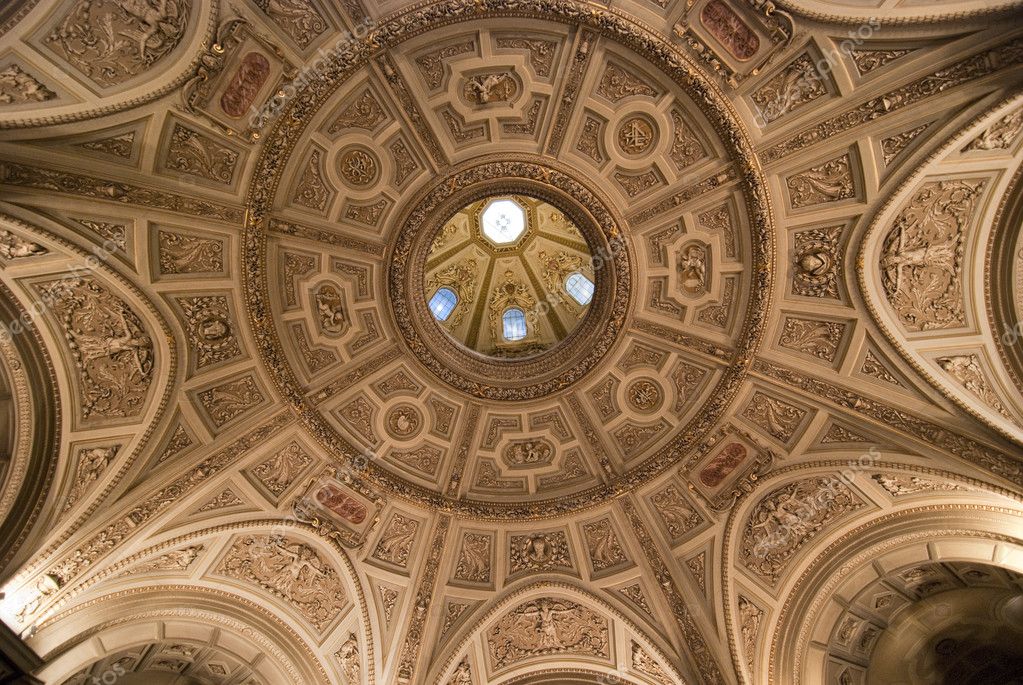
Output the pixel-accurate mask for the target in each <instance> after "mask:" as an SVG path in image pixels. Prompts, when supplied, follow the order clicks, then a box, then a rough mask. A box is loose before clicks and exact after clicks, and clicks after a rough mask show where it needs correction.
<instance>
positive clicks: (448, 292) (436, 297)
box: [430, 288, 458, 321]
mask: <svg viewBox="0 0 1023 685" xmlns="http://www.w3.org/2000/svg"><path fill="white" fill-rule="evenodd" d="M457 305H458V295H456V294H455V291H453V290H452V289H451V288H437V292H435V293H434V294H433V297H431V298H430V312H431V313H432V314H433V318H435V319H437V320H438V321H447V320H448V317H449V316H451V312H453V311H455V307H456V306H457Z"/></svg>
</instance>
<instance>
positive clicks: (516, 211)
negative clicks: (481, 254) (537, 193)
mask: <svg viewBox="0 0 1023 685" xmlns="http://www.w3.org/2000/svg"><path fill="white" fill-rule="evenodd" d="M480 223H482V224H483V235H485V236H487V238H489V239H490V240H491V241H493V242H494V244H496V245H507V244H508V243H514V242H515V241H516V240H518V239H519V237H520V236H521V235H522V234H523V233H524V232H525V230H526V212H525V210H523V209H522V207H520V206H519V204H518V203H517V202H515V201H513V200H494V201H493V202H491V203H490V204H489V205H487V208H486V209H484V210H483V215H482V216H481V217H480Z"/></svg>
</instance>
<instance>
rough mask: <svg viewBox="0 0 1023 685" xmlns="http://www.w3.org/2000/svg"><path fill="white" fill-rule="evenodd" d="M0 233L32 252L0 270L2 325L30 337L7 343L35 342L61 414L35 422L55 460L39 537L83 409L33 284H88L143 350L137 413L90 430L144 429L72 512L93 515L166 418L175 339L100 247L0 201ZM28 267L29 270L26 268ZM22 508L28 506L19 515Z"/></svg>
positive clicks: (54, 506)
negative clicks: (133, 322) (44, 429)
mask: <svg viewBox="0 0 1023 685" xmlns="http://www.w3.org/2000/svg"><path fill="white" fill-rule="evenodd" d="M0 230H3V231H7V232H9V233H13V234H14V235H17V236H19V237H22V238H23V239H24V240H27V241H31V244H32V245H34V248H33V249H35V250H37V251H36V252H34V253H33V254H32V255H31V256H30V258H28V259H24V260H22V259H15V260H13V261H10V262H8V264H7V266H6V268H5V269H3V270H2V271H0V288H2V291H0V292H2V293H4V294H6V297H7V299H8V300H9V301H10V303H11V304H10V307H9V311H8V312H5V313H4V315H3V320H4V321H5V322H10V321H14V320H16V319H19V317H20V320H21V322H22V323H21V326H23V327H24V328H25V330H26V331H29V332H30V333H31V335H22V334H17V335H15V336H13V339H14V340H15V341H16V342H17V341H22V340H24V341H28V340H30V339H32V338H35V339H36V340H37V344H38V345H39V347H40V350H41V353H42V354H45V355H46V359H47V360H48V361H47V363H48V364H49V365H50V370H49V371H48V372H47V379H48V380H47V381H46V382H45V383H43V381H42V380H41V379H40V380H39V381H38V382H37V383H36V385H38V387H41V388H47V391H46V393H45V395H46V397H45V401H51V402H52V403H53V404H54V406H59V407H60V408H61V411H60V415H59V416H56V415H54V416H53V418H52V420H50V423H49V424H45V423H43V424H41V425H49V426H50V431H49V432H50V435H49V436H47V438H46V440H50V439H52V440H53V441H54V444H53V445H52V446H51V447H50V449H52V450H53V451H54V452H55V461H54V464H53V465H51V468H53V470H54V473H53V480H54V482H52V483H50V484H49V487H50V488H51V491H50V492H49V493H48V494H47V493H44V494H45V495H46V496H45V497H42V499H44V500H45V501H41V502H40V504H41V507H40V510H39V511H37V512H36V514H35V516H37V517H38V518H39V522H38V525H37V527H38V529H39V530H40V532H41V533H43V532H45V533H52V532H53V531H52V530H50V529H45V526H44V525H43V524H45V525H49V526H52V524H53V523H54V522H55V520H56V518H57V517H58V515H59V514H60V513H61V510H60V507H61V505H62V504H63V502H64V500H63V498H62V497H60V498H58V497H57V496H56V494H54V493H57V494H66V492H67V491H68V488H69V487H70V483H71V481H72V479H73V476H74V473H73V465H72V463H71V461H72V460H71V455H70V451H71V450H70V448H71V444H72V443H71V440H72V439H73V437H74V436H75V434H76V433H77V432H78V431H80V430H81V429H82V427H83V426H82V423H83V418H82V417H83V410H82V400H81V397H82V391H81V389H80V387H79V385H80V383H81V376H80V374H78V373H76V366H75V363H76V362H75V354H76V353H75V350H74V349H72V348H71V346H70V344H69V337H68V334H67V333H66V332H65V331H63V330H62V329H61V326H62V325H63V324H62V322H61V321H60V320H58V318H59V317H58V313H57V312H56V311H54V308H53V307H47V306H46V300H45V298H44V297H43V296H42V294H41V292H40V290H39V286H40V285H42V284H46V285H50V284H54V285H55V286H58V287H63V286H65V285H66V286H67V287H68V288H74V287H77V285H76V284H79V283H84V282H86V281H90V282H94V283H95V284H96V290H95V293H94V294H96V296H97V297H108V298H110V300H111V302H114V303H115V304H116V306H117V307H119V308H121V311H125V312H130V314H131V316H132V317H135V318H136V319H137V322H138V328H139V330H140V331H141V335H142V336H144V339H145V340H146V341H148V344H149V349H148V351H147V354H148V355H149V357H150V358H149V361H150V363H151V368H150V369H149V378H150V381H149V386H148V389H147V391H146V392H145V393H144V397H143V398H142V400H141V404H140V408H139V410H138V412H137V413H136V414H135V415H133V416H130V417H128V416H126V417H122V418H121V419H119V420H117V421H113V422H109V421H105V420H99V421H98V422H96V425H99V424H102V425H104V426H110V427H113V426H117V427H119V428H125V430H126V427H127V426H138V425H143V426H144V427H142V428H140V429H139V430H136V431H134V432H133V433H131V434H130V435H129V437H126V438H124V440H125V441H126V443H125V444H124V445H123V446H122V448H121V450H120V451H119V452H118V454H117V457H116V460H114V461H112V462H111V464H110V465H109V466H108V468H107V469H106V471H105V473H104V474H103V478H102V480H103V481H105V485H103V484H102V483H101V484H97V485H96V486H95V487H97V488H102V489H103V490H102V492H100V491H99V490H98V489H97V490H96V491H95V492H94V493H93V496H90V497H89V498H82V499H81V501H80V502H79V505H80V506H79V507H78V508H77V509H78V510H80V511H81V512H82V513H83V514H87V513H89V512H91V511H93V510H94V509H95V507H96V506H97V504H98V503H99V502H100V501H102V498H103V496H104V495H105V494H106V493H108V492H109V491H110V490H111V489H113V488H114V486H115V485H116V484H117V483H118V482H119V481H120V479H121V478H122V477H123V476H124V474H125V473H127V471H128V469H129V468H130V467H131V465H132V463H133V462H134V460H135V458H136V457H137V456H138V455H139V454H140V453H141V451H142V450H143V449H144V448H145V446H146V444H147V442H148V440H149V439H150V438H151V437H152V436H153V435H154V434H157V431H158V429H159V428H160V427H161V426H162V423H163V421H164V420H165V419H166V418H167V412H166V411H165V410H166V407H167V404H168V402H169V400H170V397H171V392H172V390H173V389H174V386H175V382H176V381H177V376H176V374H177V372H178V371H179V369H178V365H177V357H178V353H179V350H178V348H177V343H179V342H182V341H181V340H180V338H179V337H178V336H175V335H174V334H173V332H172V330H171V328H170V327H169V326H168V324H167V320H168V318H172V317H168V316H167V315H166V312H165V311H164V310H162V309H161V308H160V305H159V303H158V302H156V301H153V300H150V299H149V298H147V297H146V296H145V295H144V294H143V292H142V290H141V289H140V288H139V287H138V286H137V285H136V284H135V283H133V282H132V281H131V279H130V278H128V277H127V276H125V275H124V274H122V273H121V270H120V268H119V267H118V266H117V265H116V264H115V263H114V262H112V261H111V262H109V263H108V262H107V261H105V256H109V252H106V251H104V249H103V248H93V251H92V252H91V253H90V252H88V251H87V249H86V248H83V247H81V246H79V245H76V244H74V243H72V242H71V241H69V240H68V239H67V238H65V237H63V235H62V231H61V230H60V225H59V224H58V223H57V222H55V221H54V220H52V219H49V218H46V217H44V216H41V215H39V214H37V213H35V212H32V211H30V210H26V209H23V208H21V207H17V206H14V205H10V204H6V203H0ZM36 261H38V263H37V264H33V263H32V262H36ZM23 263H24V264H25V266H24V267H23V266H22V264H23ZM40 265H45V268H40ZM61 292H63V291H61ZM54 301H56V297H55V298H54ZM26 313H28V314H26ZM115 318H116V317H115ZM125 325H126V326H127V324H125ZM19 330H20V328H19ZM182 344H183V343H182ZM40 401H41V402H42V401H44V400H40ZM47 420H48V418H47V414H46V412H45V411H44V412H42V413H40V418H39V419H38V421H40V422H46V421H47ZM87 428H89V429H91V428H92V425H90V426H87ZM46 440H40V441H39V445H40V448H42V447H43V446H45V445H46V444H47V443H46ZM44 463H45V461H44ZM86 503H88V504H86ZM29 509H31V507H30V506H29V507H28V508H26V510H25V511H28V510H29ZM0 511H2V510H0ZM83 520H84V519H82V518H75V517H71V518H66V519H65V520H64V523H65V524H66V527H65V528H64V529H63V532H62V535H63V537H61V538H59V540H60V541H63V540H66V539H67V537H69V536H70V535H71V534H72V533H73V532H74V530H76V529H77V526H78V525H80V524H81V522H82V521H83ZM39 546H40V547H41V546H42V545H41V544H40V545H39ZM3 549H5V552H8V554H7V555H5V559H8V560H9V559H11V558H12V557H11V555H12V554H13V552H14V550H15V549H16V546H12V547H6V548H3Z"/></svg>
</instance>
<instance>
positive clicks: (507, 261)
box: [423, 195, 595, 359]
mask: <svg viewBox="0 0 1023 685" xmlns="http://www.w3.org/2000/svg"><path fill="white" fill-rule="evenodd" d="M424 276H425V278H424V283H423V288H424V295H425V297H426V301H427V302H428V303H429V308H430V313H431V314H432V315H433V319H434V321H435V322H436V323H437V325H438V326H440V327H441V329H442V330H443V331H444V332H445V333H447V334H448V335H449V336H450V337H452V338H454V340H455V341H457V342H458V343H459V344H461V345H462V346H464V347H466V348H468V349H470V350H473V351H475V352H477V353H480V354H483V355H486V356H488V357H493V358H496V359H514V358H521V357H528V356H532V355H536V354H540V353H542V352H545V351H547V350H549V349H552V348H553V347H555V346H556V345H558V344H559V343H560V342H562V341H563V340H565V339H566V338H568V337H569V335H571V333H572V332H573V331H574V330H575V329H576V327H578V325H579V324H580V322H582V320H583V319H584V318H585V316H586V314H587V312H588V311H589V309H590V305H591V302H593V299H594V292H595V285H594V283H595V274H594V269H593V259H592V254H591V252H590V247H589V245H588V244H587V242H586V239H585V238H584V237H583V235H582V233H581V232H580V230H579V228H578V227H577V226H576V225H575V223H573V222H572V220H571V219H569V218H568V217H567V216H566V215H565V214H564V213H563V212H561V211H560V210H559V209H558V208H557V207H554V206H553V205H551V204H548V203H547V202H544V201H543V200H539V199H536V198H532V197H528V196H525V195H501V196H491V197H485V198H483V199H480V200H476V201H474V202H472V203H470V204H468V205H466V206H464V207H462V208H461V209H460V210H459V211H458V212H456V213H455V214H454V216H452V217H451V218H449V219H448V220H447V222H446V223H445V224H444V225H443V226H442V227H441V228H440V231H439V232H438V233H437V235H436V237H435V238H434V240H433V243H432V245H431V246H430V250H429V253H428V255H427V258H426V269H425V274H424Z"/></svg>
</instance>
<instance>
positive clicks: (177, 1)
mask: <svg viewBox="0 0 1023 685" xmlns="http://www.w3.org/2000/svg"><path fill="white" fill-rule="evenodd" d="M190 10H191V2H190V0H78V1H77V2H75V3H74V5H73V6H72V8H71V10H70V11H69V12H68V13H67V15H65V17H64V19H63V20H62V21H61V22H60V24H59V25H58V26H57V27H55V28H54V29H53V31H52V32H51V33H50V35H49V36H47V38H46V43H47V44H48V45H49V47H50V49H51V50H53V51H54V52H55V53H57V54H58V55H60V56H61V57H63V58H64V59H66V60H67V61H68V62H69V63H70V64H71V65H72V66H73V67H75V68H76V69H78V70H79V71H80V72H82V73H83V74H85V75H86V76H88V77H89V78H90V79H92V80H93V81H94V82H95V83H96V84H97V85H99V86H101V87H108V86H115V85H119V84H121V83H123V82H125V81H127V80H128V79H131V78H133V77H135V76H139V75H140V74H142V73H143V72H144V71H146V70H147V69H149V68H150V67H152V66H153V65H154V64H156V63H157V62H158V61H159V60H161V59H162V58H163V57H165V56H166V55H168V54H169V53H170V52H171V51H172V50H173V49H174V48H175V47H176V46H177V45H178V43H179V42H181V39H182V37H183V36H184V34H185V29H186V28H187V26H188V15H189V12H190Z"/></svg>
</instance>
